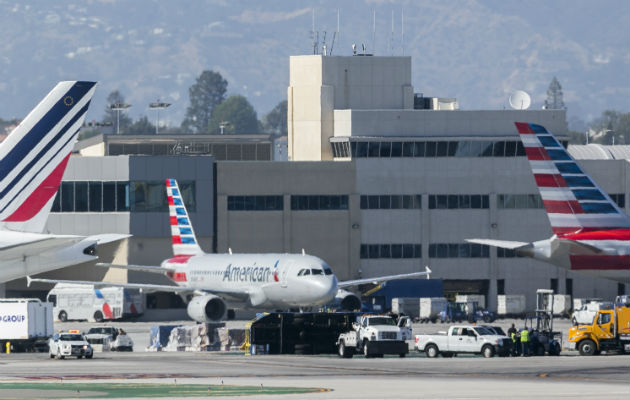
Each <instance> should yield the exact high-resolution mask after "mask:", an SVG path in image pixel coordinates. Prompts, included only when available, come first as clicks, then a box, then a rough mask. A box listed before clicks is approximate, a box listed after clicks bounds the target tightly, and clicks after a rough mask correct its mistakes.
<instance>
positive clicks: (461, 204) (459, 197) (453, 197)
mask: <svg viewBox="0 0 630 400" xmlns="http://www.w3.org/2000/svg"><path fill="white" fill-rule="evenodd" d="M471 208H472V209H487V208H490V198H489V196H488V195H487V194H484V195H482V194H450V195H446V194H431V195H429V209H430V210H435V209H437V210H445V209H450V210H454V209H471Z"/></svg>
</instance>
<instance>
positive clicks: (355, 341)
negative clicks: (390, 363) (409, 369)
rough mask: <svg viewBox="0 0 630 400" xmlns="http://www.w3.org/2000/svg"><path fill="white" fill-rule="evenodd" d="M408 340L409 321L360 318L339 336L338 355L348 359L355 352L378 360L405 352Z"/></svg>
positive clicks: (379, 317)
mask: <svg viewBox="0 0 630 400" xmlns="http://www.w3.org/2000/svg"><path fill="white" fill-rule="evenodd" d="M408 339H411V321H410V320H409V318H408V317H401V318H400V319H399V320H398V322H397V321H395V320H394V319H393V318H392V317H391V316H388V315H363V316H361V317H360V318H359V319H358V321H357V322H354V323H353V324H352V330H351V331H348V332H344V333H342V334H341V335H339V338H338V339H337V343H336V344H337V347H338V349H339V356H340V357H343V358H350V357H352V355H354V353H355V352H362V353H363V354H364V355H365V356H366V357H368V358H369V357H382V356H383V354H398V355H399V356H400V357H404V356H405V355H406V354H407V353H408V352H409V346H408V345H407V342H406V341H407V340H408Z"/></svg>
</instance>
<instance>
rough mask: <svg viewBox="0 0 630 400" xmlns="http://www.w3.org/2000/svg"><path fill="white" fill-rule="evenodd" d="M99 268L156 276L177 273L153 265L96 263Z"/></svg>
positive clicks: (170, 269)
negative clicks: (140, 272) (148, 273)
mask: <svg viewBox="0 0 630 400" xmlns="http://www.w3.org/2000/svg"><path fill="white" fill-rule="evenodd" d="M94 265H96V266H97V267H103V268H120V269H126V270H129V271H142V272H151V273H154V274H165V273H167V272H175V269H174V268H167V267H160V266H153V265H122V264H107V263H96V264H94Z"/></svg>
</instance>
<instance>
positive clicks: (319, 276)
mask: <svg viewBox="0 0 630 400" xmlns="http://www.w3.org/2000/svg"><path fill="white" fill-rule="evenodd" d="M166 189H167V196H168V204H169V213H170V224H171V234H172V246H173V254H174V255H173V257H171V258H169V259H167V260H165V261H163V262H162V263H161V265H160V266H141V265H113V264H97V265H100V266H103V267H118V268H125V269H128V270H135V271H144V272H152V273H161V274H164V273H165V274H166V275H167V276H168V277H169V278H170V279H171V280H172V281H173V282H174V283H175V284H176V285H177V286H170V285H155V284H141V283H110V282H91V281H73V280H55V279H40V278H31V277H27V282H28V284H29V285H30V284H31V282H46V283H75V284H86V285H94V287H105V286H117V287H124V288H134V289H143V290H149V291H165V292H174V293H178V294H179V295H180V296H181V297H182V298H184V299H186V300H187V301H188V307H187V311H188V315H189V316H190V317H191V318H192V319H194V320H195V321H197V322H211V321H219V320H222V319H223V318H224V317H225V316H226V315H227V318H228V319H232V318H233V317H234V309H243V308H244V309H262V310H276V309H285V310H286V309H294V308H297V309H304V308H310V307H313V306H324V305H326V304H329V303H331V302H333V301H334V300H337V301H338V302H339V303H340V305H341V307H342V308H343V309H347V310H356V309H359V308H360V307H361V300H360V299H359V297H358V296H357V295H355V294H353V293H351V292H349V291H347V290H345V289H344V288H346V287H349V286H354V285H360V284H364V283H377V282H383V281H388V280H394V279H405V278H413V277H419V276H427V277H428V276H429V274H430V273H431V270H430V269H429V267H425V271H422V272H412V273H408V274H400V275H389V276H382V277H376V278H365V279H357V280H351V281H345V282H339V281H338V280H337V277H336V276H335V275H334V274H333V271H332V269H331V268H330V266H329V265H328V264H327V263H326V262H325V261H324V260H322V259H321V258H318V257H315V256H312V255H307V254H306V253H305V252H304V251H302V254H232V252H231V250H230V252H229V253H228V254H206V253H204V252H203V250H202V249H201V248H200V247H199V245H198V242H197V238H196V237H195V233H194V230H193V227H192V225H191V223H190V219H189V217H188V212H187V210H186V207H185V205H184V202H183V200H182V196H181V192H180V190H179V187H178V185H177V181H176V180H175V179H167V180H166Z"/></svg>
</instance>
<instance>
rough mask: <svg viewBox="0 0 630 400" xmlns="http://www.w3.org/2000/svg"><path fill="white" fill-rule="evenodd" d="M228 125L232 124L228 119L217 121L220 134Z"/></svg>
mask: <svg viewBox="0 0 630 400" xmlns="http://www.w3.org/2000/svg"><path fill="white" fill-rule="evenodd" d="M230 125H232V124H231V123H230V122H229V121H221V122H220V123H219V129H221V135H223V130H224V129H225V128H226V127H228V126H230Z"/></svg>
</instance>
